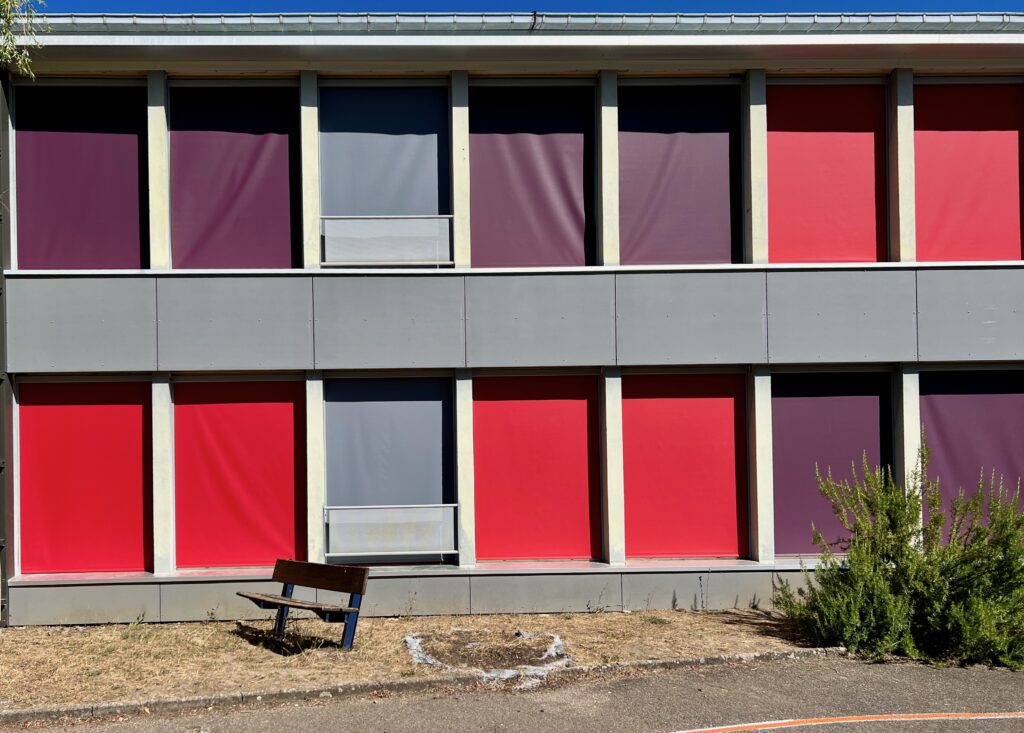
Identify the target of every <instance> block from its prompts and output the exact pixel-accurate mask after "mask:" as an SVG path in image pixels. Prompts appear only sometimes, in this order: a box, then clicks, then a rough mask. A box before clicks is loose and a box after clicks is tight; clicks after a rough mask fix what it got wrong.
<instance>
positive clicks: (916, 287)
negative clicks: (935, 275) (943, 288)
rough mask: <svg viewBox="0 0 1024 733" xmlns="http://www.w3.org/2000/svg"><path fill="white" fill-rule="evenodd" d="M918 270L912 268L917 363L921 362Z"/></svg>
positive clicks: (915, 355) (919, 273)
mask: <svg viewBox="0 0 1024 733" xmlns="http://www.w3.org/2000/svg"><path fill="white" fill-rule="evenodd" d="M920 275H921V271H920V270H914V337H915V339H914V357H915V359H916V361H917V363H920V362H921V300H920V296H921V288H920V282H919V278H920Z"/></svg>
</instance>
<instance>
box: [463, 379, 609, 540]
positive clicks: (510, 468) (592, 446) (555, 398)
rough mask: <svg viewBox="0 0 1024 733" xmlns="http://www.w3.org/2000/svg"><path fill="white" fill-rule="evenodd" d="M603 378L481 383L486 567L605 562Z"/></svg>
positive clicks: (478, 460) (476, 386)
mask: <svg viewBox="0 0 1024 733" xmlns="http://www.w3.org/2000/svg"><path fill="white" fill-rule="evenodd" d="M596 430H597V380H596V379H595V378H593V377H584V376H580V377H577V376H572V377H569V376H566V377H486V378H477V379H474V380H473V433H474V456H475V470H476V492H475V493H476V548H477V557H479V558H480V559H481V560H515V559H569V558H576V559H590V558H592V557H597V556H599V555H600V550H601V541H600V538H601V533H600V527H599V521H600V501H599V497H598V489H599V479H600V475H599V474H600V464H599V454H598V449H597V433H596Z"/></svg>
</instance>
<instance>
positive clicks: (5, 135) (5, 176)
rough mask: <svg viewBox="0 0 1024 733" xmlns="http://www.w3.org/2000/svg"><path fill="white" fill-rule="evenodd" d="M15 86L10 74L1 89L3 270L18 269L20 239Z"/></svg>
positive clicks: (0, 146) (0, 147) (0, 137)
mask: <svg viewBox="0 0 1024 733" xmlns="http://www.w3.org/2000/svg"><path fill="white" fill-rule="evenodd" d="M13 93H14V87H13V86H11V84H10V77H9V76H8V84H7V86H5V87H3V88H2V89H0V191H2V192H3V194H0V205H2V206H3V215H2V216H0V221H2V238H3V255H2V257H0V264H2V266H3V269H5V270H6V269H12V270H16V269H18V248H17V245H16V244H15V240H16V239H17V228H18V227H17V218H18V217H17V210H18V206H17V202H16V196H17V192H16V190H15V186H14V170H15V165H14V155H15V150H14V117H13V115H12V114H11V98H10V97H11V95H12V94H13Z"/></svg>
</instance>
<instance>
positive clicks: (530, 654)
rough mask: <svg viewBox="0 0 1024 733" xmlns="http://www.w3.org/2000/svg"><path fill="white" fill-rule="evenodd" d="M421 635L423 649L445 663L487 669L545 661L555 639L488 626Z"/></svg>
mask: <svg viewBox="0 0 1024 733" xmlns="http://www.w3.org/2000/svg"><path fill="white" fill-rule="evenodd" d="M419 638H420V639H421V648H422V649H423V651H424V652H425V653H426V654H428V655H429V656H431V657H433V658H434V659H436V660H438V661H439V662H441V663H442V664H444V665H447V666H449V667H456V668H458V667H461V668H474V669H485V670H486V669H513V668H515V667H523V666H526V665H531V664H541V663H543V661H544V655H545V654H546V653H547V651H548V649H549V647H550V646H551V644H552V641H553V639H552V637H551V636H549V635H547V634H534V633H531V632H525V633H524V632H523V631H522V630H517V631H515V632H512V633H507V632H506V631H504V630H502V631H494V630H488V629H452V630H451V631H450V632H447V633H438V632H434V633H431V634H425V635H422V636H420V637H419Z"/></svg>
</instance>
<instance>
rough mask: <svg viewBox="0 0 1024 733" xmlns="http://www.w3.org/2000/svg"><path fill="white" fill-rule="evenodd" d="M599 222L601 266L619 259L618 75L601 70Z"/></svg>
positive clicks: (598, 181)
mask: <svg viewBox="0 0 1024 733" xmlns="http://www.w3.org/2000/svg"><path fill="white" fill-rule="evenodd" d="M598 94H599V95H600V100H601V104H600V110H601V113H600V117H599V119H598V127H599V132H600V136H599V140H598V155H597V158H598V180H597V191H598V195H597V198H598V200H597V208H598V211H599V212H600V214H599V215H598V219H597V222H598V224H597V236H598V248H597V250H598V256H599V257H600V263H601V264H602V265H618V264H619V262H620V260H619V75H618V73H616V72H614V71H602V72H601V74H600V77H599V81H598Z"/></svg>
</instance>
